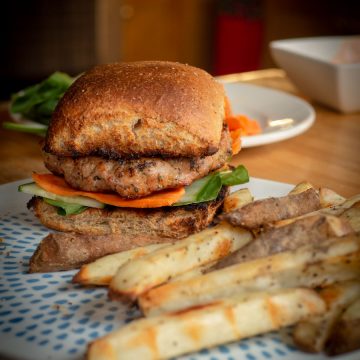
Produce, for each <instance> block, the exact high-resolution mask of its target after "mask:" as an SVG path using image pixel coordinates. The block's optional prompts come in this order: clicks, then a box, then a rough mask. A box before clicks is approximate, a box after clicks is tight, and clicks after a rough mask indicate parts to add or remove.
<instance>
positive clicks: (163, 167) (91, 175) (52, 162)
mask: <svg viewBox="0 0 360 360" xmlns="http://www.w3.org/2000/svg"><path fill="white" fill-rule="evenodd" d="M230 156H231V141H230V137H229V133H228V131H227V130H226V129H224V130H223V132H222V137H221V143H220V149H219V151H218V152H216V153H215V154H214V155H211V156H206V157H201V158H168V159H161V158H139V159H133V160H123V161H121V160H120V161H119V160H108V159H103V158H101V157H96V156H89V157H79V158H72V157H61V156H56V155H52V154H49V153H46V152H44V162H45V165H46V167H47V168H48V169H49V170H50V171H51V172H53V173H55V174H58V175H62V176H64V178H65V180H66V182H67V183H68V184H70V185H71V186H72V187H74V188H76V189H81V190H86V191H95V192H110V191H113V192H116V193H118V194H119V195H120V196H122V197H124V198H138V197H142V196H146V195H149V194H151V193H153V192H155V191H160V190H164V189H170V188H175V187H178V186H185V185H189V184H191V183H192V182H193V181H194V180H196V179H199V178H201V177H203V176H205V175H207V174H208V173H209V172H210V171H213V170H215V169H218V168H220V167H221V166H223V165H224V164H225V163H226V161H227V160H228V158H229V157H230Z"/></svg>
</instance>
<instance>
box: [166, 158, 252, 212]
mask: <svg viewBox="0 0 360 360" xmlns="http://www.w3.org/2000/svg"><path fill="white" fill-rule="evenodd" d="M248 181H249V174H248V171H247V170H246V168H245V166H243V165H239V166H238V167H236V168H235V169H233V170H228V171H220V172H213V173H211V174H209V175H207V176H205V177H204V178H202V179H199V180H196V181H194V182H193V183H192V184H191V185H189V186H186V187H185V194H184V196H183V197H182V198H181V199H180V200H179V201H178V202H177V203H175V204H174V205H172V206H181V205H189V204H197V203H201V202H205V201H211V200H214V199H216V198H217V196H218V194H219V192H220V190H221V188H222V186H223V185H226V186H233V185H240V184H244V183H246V182H248Z"/></svg>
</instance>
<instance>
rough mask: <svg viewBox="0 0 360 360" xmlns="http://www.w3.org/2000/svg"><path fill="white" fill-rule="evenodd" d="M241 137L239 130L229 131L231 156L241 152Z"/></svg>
mask: <svg viewBox="0 0 360 360" xmlns="http://www.w3.org/2000/svg"><path fill="white" fill-rule="evenodd" d="M241 135H242V130H241V129H237V130H233V131H230V136H231V140H232V144H231V149H232V153H233V155H236V154H237V153H239V151H240V150H241Z"/></svg>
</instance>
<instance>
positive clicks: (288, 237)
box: [210, 214, 360, 271]
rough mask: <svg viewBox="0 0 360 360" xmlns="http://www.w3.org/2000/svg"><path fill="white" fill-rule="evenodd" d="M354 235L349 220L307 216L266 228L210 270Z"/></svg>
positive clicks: (328, 216)
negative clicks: (335, 237) (331, 238)
mask: <svg viewBox="0 0 360 360" xmlns="http://www.w3.org/2000/svg"><path fill="white" fill-rule="evenodd" d="M359 215H360V214H359ZM353 232H354V230H353V229H352V227H351V225H350V224H349V222H348V221H347V219H340V218H338V217H335V216H332V215H321V214H316V215H313V216H306V217H304V218H301V219H298V220H297V221H294V222H291V223H289V224H287V225H284V226H280V227H279V226H277V227H271V228H269V229H265V230H264V231H263V232H262V233H260V235H259V236H258V237H256V238H255V239H254V240H253V241H251V242H250V243H249V244H247V245H246V246H244V247H242V248H241V249H239V250H237V251H235V252H234V253H232V254H231V255H229V256H227V257H226V258H224V259H222V260H220V261H219V262H218V263H216V264H215V265H214V267H213V268H212V269H210V271H211V270H214V269H222V268H224V267H227V266H231V265H234V264H239V263H242V262H245V261H249V260H254V259H259V258H261V257H265V256H269V255H272V254H276V253H279V252H283V251H289V250H295V249H297V248H298V247H300V246H303V245H307V244H314V243H315V244H316V243H318V242H321V241H324V240H326V239H328V238H329V237H332V236H344V235H348V234H351V233H353Z"/></svg>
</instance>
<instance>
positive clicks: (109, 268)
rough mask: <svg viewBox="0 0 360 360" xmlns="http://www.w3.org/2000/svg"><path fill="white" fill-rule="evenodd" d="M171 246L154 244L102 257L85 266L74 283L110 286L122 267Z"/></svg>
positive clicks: (75, 277)
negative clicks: (130, 261)
mask: <svg viewBox="0 0 360 360" xmlns="http://www.w3.org/2000/svg"><path fill="white" fill-rule="evenodd" d="M169 245H171V243H164V244H152V245H148V246H142V247H138V248H135V249H132V250H128V251H123V252H119V253H115V254H111V255H107V256H104V257H101V258H99V259H97V260H95V261H94V262H92V263H89V264H85V265H83V266H82V267H81V268H80V270H79V271H78V272H77V273H76V274H75V275H74V277H73V279H72V281H73V283H78V284H83V285H108V284H109V283H110V281H111V279H112V278H113V277H114V275H115V274H116V271H117V269H118V268H119V267H120V266H121V265H123V264H125V263H126V262H128V261H129V260H134V259H137V258H139V257H141V256H144V255H147V254H149V253H151V252H152V251H155V250H158V249H161V248H163V247H165V246H169Z"/></svg>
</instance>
